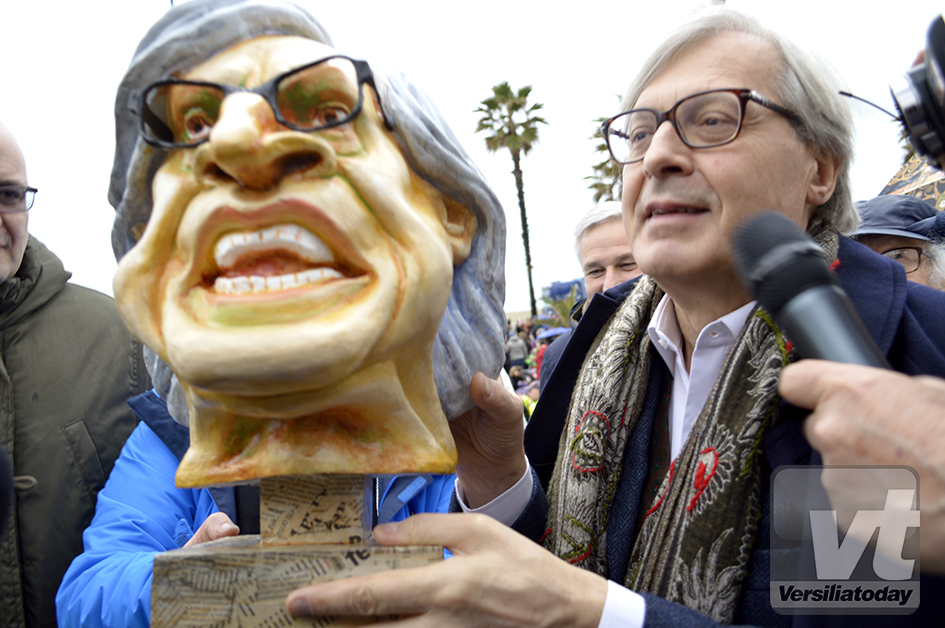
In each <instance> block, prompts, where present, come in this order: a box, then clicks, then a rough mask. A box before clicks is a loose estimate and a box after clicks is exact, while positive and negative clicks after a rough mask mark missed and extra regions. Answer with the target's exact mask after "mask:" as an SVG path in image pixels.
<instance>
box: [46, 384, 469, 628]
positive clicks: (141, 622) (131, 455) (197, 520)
mask: <svg viewBox="0 0 945 628" xmlns="http://www.w3.org/2000/svg"><path fill="white" fill-rule="evenodd" d="M129 404H130V405H131V406H132V408H133V409H134V410H135V412H136V413H137V414H138V415H139V416H140V417H141V419H142V422H141V423H140V424H139V425H138V427H137V428H136V429H135V430H134V432H132V434H131V436H130V437H129V438H128V441H127V442H126V443H125V446H124V448H123V449H122V450H121V456H120V457H119V458H118V460H117V462H116V463H115V468H114V469H113V470H112V473H111V475H110V476H109V478H108V481H107V482H106V483H105V487H104V488H103V489H102V490H101V492H99V494H98V502H97V505H96V508H95V517H94V518H93V519H92V524H91V525H90V526H89V527H88V528H87V529H86V530H85V533H84V534H83V535H82V541H83V544H84V552H83V553H82V554H80V555H79V556H78V557H76V559H75V560H74V561H73V562H72V565H71V566H70V567H69V570H68V571H67V572H66V575H65V577H64V578H63V580H62V584H61V585H60V587H59V593H58V594H57V595H56V617H57V619H58V622H59V626H60V628H67V627H70V626H83V627H89V628H95V627H99V626H103V627H104V626H115V627H119V626H120V627H121V628H146V627H147V626H149V625H150V622H151V572H152V568H153V565H154V555H155V554H156V553H158V552H164V551H167V550H172V549H178V548H180V547H183V545H184V544H185V543H186V542H187V541H188V540H190V538H191V537H192V536H193V534H194V531H195V530H197V529H198V528H199V527H200V524H201V523H203V521H204V520H205V519H206V518H207V517H209V516H210V515H211V514H213V513H215V512H218V511H220V510H223V511H224V512H227V514H229V515H230V518H231V519H234V520H236V516H235V508H234V506H233V504H234V499H233V494H234V489H232V488H214V489H205V488H204V489H182V488H177V486H175V484H174V474H175V473H176V472H177V465H178V463H179V462H180V459H179V457H178V455H175V451H178V452H180V453H182V450H183V449H184V448H186V442H187V440H186V436H187V430H186V428H184V427H183V426H180V425H178V424H176V423H174V422H173V419H172V418H171V417H170V415H169V414H168V413H167V407H166V406H165V405H164V402H163V401H162V400H161V399H160V398H159V397H158V396H157V395H156V394H155V393H154V392H153V391H151V392H147V393H144V395H139V396H138V397H136V398H135V399H133V400H132V401H130V402H129ZM153 428H154V429H153ZM156 432H159V433H161V436H158V433H156ZM162 437H163V438H162ZM455 478H456V476H453V475H449V476H429V475H428V476H417V477H411V476H401V477H395V478H393V481H390V480H388V481H385V482H383V486H382V487H381V491H380V493H381V495H382V498H383V499H382V501H381V507H380V511H379V516H378V521H379V522H385V521H401V520H403V519H406V518H407V517H409V516H410V515H411V514H414V513H419V512H448V511H449V501H450V497H451V495H452V493H453V484H454V482H455ZM217 502H220V504H218V503H217ZM237 523H239V521H238V520H237Z"/></svg>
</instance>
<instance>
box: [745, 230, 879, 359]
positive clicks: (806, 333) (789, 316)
mask: <svg viewBox="0 0 945 628" xmlns="http://www.w3.org/2000/svg"><path fill="white" fill-rule="evenodd" d="M732 245H733V246H732V248H733V250H734V253H735V265H736V267H737V269H738V272H739V273H740V274H741V277H742V281H743V282H744V283H745V286H746V287H747V288H748V291H749V292H750V293H751V294H752V295H753V296H754V297H755V300H757V301H758V303H759V304H761V307H763V308H764V309H765V310H767V311H768V313H769V314H771V316H773V317H774V320H775V321H777V323H778V325H780V326H781V328H782V329H783V330H784V331H785V333H786V334H787V336H788V338H790V339H791V340H792V341H793V342H794V345H795V346H796V347H797V351H798V353H799V354H800V355H801V357H805V358H817V359H821V360H831V361H833V362H845V363H847V364H860V365H863V366H876V367H879V368H887V369H888V368H890V367H889V363H888V362H887V361H886V358H885V356H883V354H882V352H881V351H880V350H879V347H877V346H876V343H875V342H873V339H872V337H870V334H869V332H868V331H867V330H866V327H865V326H864V325H863V321H862V320H860V317H859V315H858V314H857V313H856V310H855V309H853V304H852V303H851V302H850V298H849V297H848V296H847V294H846V293H845V292H844V291H843V289H842V288H840V285H839V284H838V282H837V279H836V277H835V275H834V274H833V273H832V272H830V269H829V268H827V263H826V262H825V261H824V257H823V251H822V250H821V248H820V247H819V246H818V245H817V243H816V242H814V240H813V239H812V238H811V237H810V236H808V235H807V234H806V233H804V232H803V231H802V230H801V228H800V227H798V226H797V225H796V224H794V223H793V222H792V221H791V220H790V219H789V218H787V217H786V216H784V215H783V214H779V213H777V212H773V211H764V212H761V213H760V214H758V215H757V216H755V217H754V218H752V219H751V220H749V221H748V222H747V223H746V224H745V225H744V226H743V227H742V228H741V229H739V230H738V231H737V233H735V236H734V238H733V239H732Z"/></svg>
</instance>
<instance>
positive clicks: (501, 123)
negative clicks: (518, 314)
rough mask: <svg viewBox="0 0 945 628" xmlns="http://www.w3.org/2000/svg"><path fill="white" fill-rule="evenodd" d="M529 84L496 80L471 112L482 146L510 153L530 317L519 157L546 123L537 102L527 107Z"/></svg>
mask: <svg viewBox="0 0 945 628" xmlns="http://www.w3.org/2000/svg"><path fill="white" fill-rule="evenodd" d="M531 92H532V86H531V85H526V86H525V87H523V88H522V89H520V90H518V92H514V91H513V90H512V88H511V87H509V84H508V82H503V83H499V84H498V85H496V86H494V87H493V88H492V96H491V97H490V98H486V99H485V100H483V101H482V103H480V105H479V108H478V109H476V111H475V113H481V114H482V118H480V119H479V124H478V125H476V133H479V132H480V131H486V132H487V133H489V135H487V136H486V148H487V149H488V150H489V151H490V152H493V153H494V152H496V151H498V150H500V149H502V148H507V149H509V152H510V153H512V165H513V168H512V175H513V176H514V177H515V187H516V189H517V190H518V208H519V211H520V212H521V215H522V242H523V244H524V245H525V268H526V270H527V271H528V296H529V299H530V302H531V307H532V318H535V317H536V316H537V315H538V308H537V307H535V286H534V285H533V284H532V252H531V247H530V245H529V240H528V218H527V217H526V215H525V184H524V182H523V180H522V168H521V158H522V156H523V155H527V154H528V151H530V150H531V148H532V145H534V144H537V143H538V125H539V124H548V123H547V122H546V121H545V119H544V118H542V117H540V116H537V115H535V112H536V111H538V110H539V109H541V108H542V105H541V103H535V104H534V105H531V106H528V96H529V94H531Z"/></svg>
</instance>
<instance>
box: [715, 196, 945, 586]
mask: <svg viewBox="0 0 945 628" xmlns="http://www.w3.org/2000/svg"><path fill="white" fill-rule="evenodd" d="M733 248H734V251H735V258H736V264H737V266H738V270H739V272H740V273H741V275H742V278H743V280H744V281H745V283H746V285H747V286H748V289H749V291H750V292H751V294H752V295H754V297H755V298H756V299H757V300H758V302H759V303H760V304H761V306H762V307H764V308H765V309H766V310H767V311H768V312H769V313H770V314H771V315H772V316H773V317H774V319H775V321H777V323H778V325H780V326H781V327H782V328H783V329H784V331H785V333H786V334H787V336H788V337H789V338H790V339H791V340H792V341H793V342H794V344H795V345H796V346H797V350H798V353H799V354H800V355H801V356H802V357H804V358H821V359H822V360H830V362H824V361H820V360H811V359H805V360H801V361H800V362H798V363H796V364H790V365H788V366H787V367H786V368H785V369H784V372H783V373H782V375H781V381H780V383H779V386H778V390H779V392H780V393H781V395H782V396H783V398H784V399H785V400H787V401H788V402H790V403H792V404H794V405H796V406H798V407H801V408H807V409H809V410H812V412H811V414H810V415H809V416H808V418H807V420H806V421H805V424H804V435H805V436H806V437H807V440H808V441H809V442H810V444H811V446H812V447H813V448H814V449H816V450H817V451H819V452H820V454H821V456H822V458H823V461H824V464H825V465H853V466H859V465H895V466H900V465H904V466H910V467H912V468H913V469H915V470H916V471H917V472H918V474H919V495H920V496H919V504H920V509H921V511H920V512H921V515H920V516H921V530H922V534H921V536H920V565H921V568H922V571H926V572H932V573H945V380H942V379H939V378H937V377H927V376H919V377H909V376H907V375H903V374H902V373H896V372H894V371H891V370H887V369H889V365H888V363H887V362H886V359H885V358H884V357H883V355H882V353H881V352H880V351H879V349H878V348H877V347H876V343H874V342H873V340H872V338H871V337H870V336H869V333H868V332H867V331H866V329H865V327H864V326H863V323H862V321H861V320H860V318H859V316H858V315H857V313H856V311H855V310H854V309H853V305H852V304H851V302H850V299H849V298H848V297H847V295H846V293H844V292H843V290H842V289H841V288H840V287H839V285H838V284H837V281H836V279H835V277H834V275H833V274H832V273H831V272H830V270H829V269H828V267H827V264H826V262H825V261H824V259H823V253H822V251H821V249H820V247H819V246H817V244H815V243H814V241H813V240H811V239H810V237H809V236H807V234H805V233H804V232H803V231H801V229H800V228H799V227H798V226H797V225H795V224H794V223H793V222H791V220H789V219H788V218H786V217H785V216H783V215H781V214H776V213H773V212H764V213H762V214H759V215H758V216H757V217H755V218H754V219H752V220H751V221H749V222H748V223H747V224H746V225H745V227H744V228H742V229H741V230H740V231H739V232H738V233H737V234H736V235H735V239H734V243H733ZM837 362H845V363H846V364H837ZM865 367H880V368H882V369H884V370H877V369H876V368H865ZM827 490H828V495H830V499H831V502H834V503H837V502H839V503H843V502H844V500H845V499H847V498H849V497H850V495H849V491H844V490H843V489H842V488H841V489H839V491H838V490H837V487H835V486H828V487H827Z"/></svg>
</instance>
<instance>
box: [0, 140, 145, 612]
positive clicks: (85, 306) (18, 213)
mask: <svg viewBox="0 0 945 628" xmlns="http://www.w3.org/2000/svg"><path fill="white" fill-rule="evenodd" d="M34 193H35V190H33V189H32V188H29V187H28V185H27V180H26V166H25V162H24V159H23V154H22V152H21V151H20V148H19V146H18V145H17V143H16V140H14V139H13V137H12V136H11V135H10V132H9V131H8V130H7V129H6V128H4V127H3V126H2V125H0V447H2V448H3V449H4V450H5V451H6V452H7V453H8V454H9V455H10V458H11V459H12V461H13V474H14V478H15V479H14V486H15V489H14V496H13V504H12V511H11V515H10V518H9V521H8V522H7V527H6V531H5V532H4V533H3V535H2V536H0V626H3V627H8V628H19V627H29V628H32V627H39V626H42V627H46V626H53V627H54V626H55V625H56V608H55V597H56V590H57V589H58V588H59V582H60V580H61V579H62V576H63V574H64V573H65V571H66V569H67V568H68V567H69V564H70V563H71V562H72V559H73V558H75V556H76V555H78V554H79V553H81V552H82V531H83V530H85V528H86V527H87V526H88V524H89V522H90V521H91V520H92V515H93V514H94V512H95V497H96V495H97V494H98V491H99V489H101V488H102V486H103V485H104V484H105V479H106V478H107V477H108V474H109V472H110V471H111V469H112V465H113V464H114V462H115V459H116V458H117V457H118V454H119V452H120V451H121V447H122V445H123V444H124V442H125V439H126V438H127V437H128V435H129V434H130V433H131V431H132V430H133V429H134V427H135V425H136V423H137V420H136V418H135V416H134V414H133V413H132V412H131V409H130V408H129V407H128V406H127V405H126V403H125V400H126V399H128V398H129V397H132V396H134V395H136V394H138V393H140V392H143V391H144V390H147V388H148V387H149V385H150V382H149V379H148V375H147V371H146V370H145V368H144V364H143V361H142V356H141V347H140V345H139V344H138V342H137V341H136V340H135V339H134V338H133V337H132V336H131V334H130V333H129V332H128V331H127V329H126V328H125V325H124V323H123V322H122V321H121V318H119V316H118V312H117V311H116V309H115V306H114V304H113V302H112V300H111V299H110V298H109V297H107V296H105V295H103V294H100V293H98V292H95V291H94V290H89V289H87V288H83V287H80V286H76V285H73V284H69V283H67V281H68V279H69V277H70V276H71V274H70V273H68V272H66V271H65V270H64V269H63V266H62V262H60V261H59V258H57V257H56V256H55V255H54V254H53V253H51V252H50V251H49V250H48V249H47V248H46V247H45V246H43V244H42V243H40V242H39V241H38V240H36V239H35V238H33V237H32V236H30V235H29V234H28V233H27V229H26V225H27V216H28V209H29V207H30V205H31V204H32V200H33V195H34Z"/></svg>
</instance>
